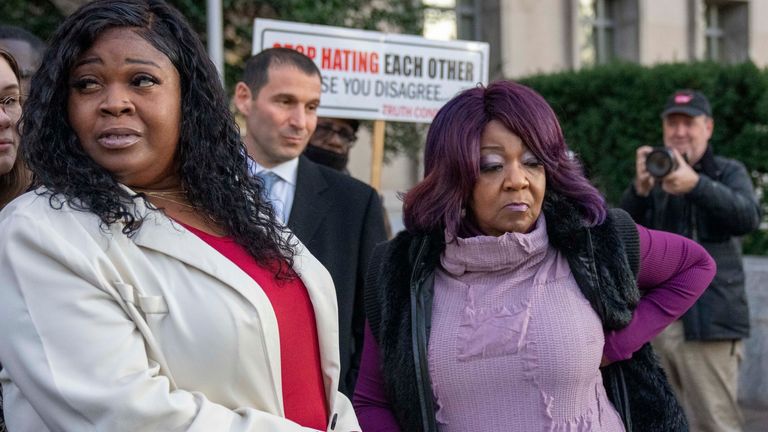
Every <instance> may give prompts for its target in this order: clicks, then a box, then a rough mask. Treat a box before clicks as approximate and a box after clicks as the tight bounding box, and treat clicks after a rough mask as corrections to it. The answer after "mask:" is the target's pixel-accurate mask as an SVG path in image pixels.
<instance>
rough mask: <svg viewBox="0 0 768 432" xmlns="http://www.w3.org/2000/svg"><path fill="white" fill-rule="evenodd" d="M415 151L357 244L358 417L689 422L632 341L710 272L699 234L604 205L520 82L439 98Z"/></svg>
mask: <svg viewBox="0 0 768 432" xmlns="http://www.w3.org/2000/svg"><path fill="white" fill-rule="evenodd" d="M424 160H425V173H424V179H423V180H422V181H421V182H420V183H419V184H418V185H416V186H415V187H414V188H413V189H412V190H411V191H410V192H408V193H407V194H406V196H405V200H404V201H405V202H404V206H403V208H404V214H405V225H406V228H407V231H405V232H403V233H401V234H400V235H398V236H397V237H396V238H395V239H393V240H391V241H390V242H388V243H386V244H384V245H382V246H380V247H379V248H378V249H377V250H376V252H375V254H374V258H373V259H372V262H373V264H372V266H371V271H370V273H369V277H368V288H367V292H366V312H367V314H368V320H369V322H368V327H367V328H366V339H365V347H364V350H363V354H362V355H363V358H362V365H361V369H360V375H359V377H358V381H357V388H356V390H355V398H354V404H355V409H356V412H357V415H358V417H359V420H360V424H361V426H362V427H363V430H364V431H366V432H367V431H398V430H403V431H420V430H423V431H441V432H453V431H480V430H482V431H610V432H616V431H631V430H636V431H644V432H647V431H665V432H667V431H684V430H687V423H686V420H685V417H684V415H683V414H682V411H681V409H680V407H679V405H678V403H677V401H676V400H675V398H674V396H673V394H672V392H671V389H670V387H669V385H668V383H667V381H666V377H665V375H664V372H663V371H662V370H661V368H660V367H659V365H658V362H657V360H656V358H655V356H654V354H653V352H652V350H651V348H650V345H649V344H648V342H649V341H650V340H651V339H652V338H653V337H654V336H655V335H656V334H658V333H659V332H661V330H662V329H663V328H664V327H666V326H667V325H668V324H670V323H671V322H673V321H674V320H676V319H677V318H679V317H680V316H681V315H682V314H683V313H684V312H685V311H686V310H687V309H688V308H689V307H690V306H691V305H693V303H694V302H695V300H696V299H697V298H698V297H699V296H700V295H701V294H702V292H703V290H704V289H705V287H706V286H707V285H708V284H709V281H710V280H711V279H712V277H713V276H714V270H715V266H714V263H713V261H712V259H711V257H710V256H709V255H708V254H707V253H706V251H704V249H703V248H701V247H700V246H698V245H697V244H696V243H694V242H692V241H690V240H688V239H685V238H683V237H680V236H677V235H674V234H669V233H663V232H659V231H653V230H648V229H646V228H643V227H641V226H637V225H635V224H634V222H632V220H631V219H630V218H629V216H628V215H627V214H626V213H623V212H622V211H621V210H608V209H607V208H606V203H605V200H604V198H603V197H602V195H601V194H600V192H598V190H597V189H596V188H595V187H594V186H592V185H591V184H590V183H589V181H588V180H587V179H586V178H585V177H584V174H583V170H582V168H581V166H580V165H579V164H578V162H577V160H576V159H574V158H573V157H572V156H571V153H570V152H569V150H568V147H567V146H566V144H565V141H564V139H563V134H562V131H561V129H560V125H559V124H558V121H557V118H556V116H555V114H554V112H553V111H552V109H551V108H550V107H549V105H548V104H547V103H546V101H545V100H544V99H543V98H542V97H541V96H540V95H539V94H537V93H536V92H534V91H533V90H531V89H529V88H527V87H525V86H522V85H520V84H516V83H513V82H509V81H499V82H495V83H492V84H490V85H489V86H488V87H477V88H473V89H470V90H466V91H464V92H463V93H461V94H459V95H458V96H456V97H455V98H453V99H452V100H451V101H449V102H448V103H447V104H446V105H445V106H444V107H443V108H442V109H441V110H440V111H439V112H438V114H437V116H436V117H435V120H434V122H433V123H432V125H431V127H430V130H429V134H428V136H427V142H426V149H425V154H424Z"/></svg>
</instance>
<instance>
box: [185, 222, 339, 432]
mask: <svg viewBox="0 0 768 432" xmlns="http://www.w3.org/2000/svg"><path fill="white" fill-rule="evenodd" d="M182 225H184V227H186V228H187V229H188V230H190V231H191V232H193V233H194V234H196V235H197V236H198V237H200V238H201V239H202V240H203V241H205V242H206V243H208V244H209V245H210V246H211V247H213V248H214V249H216V250H217V251H218V252H219V253H220V254H222V255H224V256H225V257H226V258H228V259H229V260H230V261H232V262H233V263H234V264H236V265H237V266H238V267H240V269H242V270H243V271H244V272H245V273H247V274H248V276H250V277H252V278H253V280H254V281H256V283H258V284H259V286H261V289H262V290H263V291H264V293H265V294H266V295H267V297H268V298H269V301H270V302H271V303H272V309H273V310H274V311H275V316H276V317H277V326H278V329H279V332H280V358H281V364H280V372H281V375H282V381H283V406H284V408H285V418H287V419H289V420H292V421H294V422H296V423H298V424H300V425H302V426H304V427H309V428H313V429H318V430H323V431H324V430H326V429H327V425H328V401H327V400H326V397H325V386H324V384H323V373H322V368H321V366H320V345H319V342H318V340H317V324H316V322H315V310H314V309H313V308H312V301H311V300H310V299H309V294H308V293H307V288H306V287H305V286H304V283H303V282H302V281H301V279H299V278H298V277H296V278H293V279H291V280H287V281H286V280H279V281H278V280H276V279H275V276H274V274H272V272H271V271H270V270H268V269H266V268H264V267H261V266H260V265H259V264H258V263H257V262H256V260H255V259H254V258H253V257H252V256H251V254H249V253H248V251H246V250H245V248H243V247H242V246H240V245H239V244H237V243H236V242H235V241H234V240H233V239H232V238H231V237H217V236H214V235H211V234H208V233H205V232H203V231H200V230H199V229H196V228H194V227H191V226H189V225H186V224H182Z"/></svg>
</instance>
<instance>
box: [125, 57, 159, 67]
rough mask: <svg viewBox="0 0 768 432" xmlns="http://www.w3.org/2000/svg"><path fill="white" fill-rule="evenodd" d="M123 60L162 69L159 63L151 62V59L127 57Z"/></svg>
mask: <svg viewBox="0 0 768 432" xmlns="http://www.w3.org/2000/svg"><path fill="white" fill-rule="evenodd" d="M125 62H126V63H131V64H141V65H146V66H153V67H156V68H158V69H162V68H161V67H160V65H159V64H157V63H155V62H153V61H152V60H142V59H135V58H127V59H125Z"/></svg>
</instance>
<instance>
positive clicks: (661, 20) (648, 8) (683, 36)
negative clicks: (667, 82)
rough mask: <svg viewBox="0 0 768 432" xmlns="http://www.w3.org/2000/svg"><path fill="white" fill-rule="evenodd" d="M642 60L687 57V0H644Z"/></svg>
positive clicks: (642, 5) (641, 27)
mask: <svg viewBox="0 0 768 432" xmlns="http://www.w3.org/2000/svg"><path fill="white" fill-rule="evenodd" d="M638 7H639V9H640V63H641V64H645V65H650V64H654V63H663V62H681V61H687V60H688V59H689V56H688V52H689V49H688V31H687V23H688V8H687V1H685V0H674V1H673V0H668V1H658V0H641V1H640V2H639V4H638Z"/></svg>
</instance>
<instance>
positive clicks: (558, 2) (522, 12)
mask: <svg viewBox="0 0 768 432" xmlns="http://www.w3.org/2000/svg"><path fill="white" fill-rule="evenodd" d="M567 9H568V8H567V4H566V2H564V1H563V0H502V2H501V17H500V20H501V57H502V70H503V73H504V76H506V77H509V78H515V77H521V76H525V75H531V74H535V73H539V72H554V71H559V70H563V69H567V68H569V67H570V66H571V62H570V59H569V56H568V53H569V52H570V48H569V47H568V46H567V41H570V40H571V35H570V32H569V29H570V24H569V20H570V17H569V14H567V13H566V11H567Z"/></svg>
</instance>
